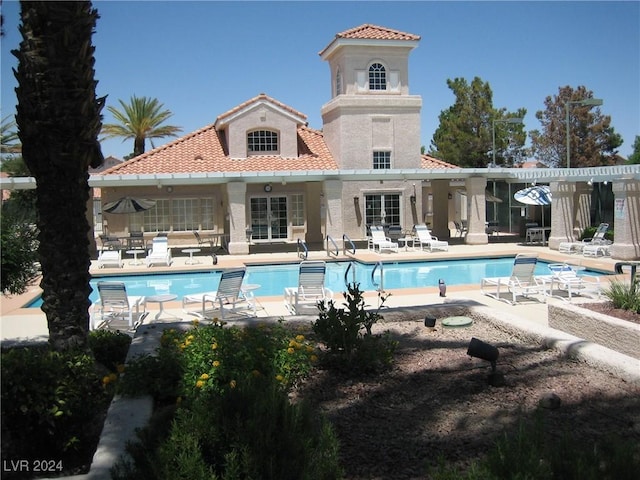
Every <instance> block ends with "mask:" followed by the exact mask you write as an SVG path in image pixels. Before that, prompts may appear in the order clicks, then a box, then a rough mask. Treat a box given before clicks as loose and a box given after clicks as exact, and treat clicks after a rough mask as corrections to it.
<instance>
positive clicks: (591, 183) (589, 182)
mask: <svg viewBox="0 0 640 480" xmlns="http://www.w3.org/2000/svg"><path fill="white" fill-rule="evenodd" d="M587 185H589V186H591V185H593V178H590V179H589V181H588V182H587Z"/></svg>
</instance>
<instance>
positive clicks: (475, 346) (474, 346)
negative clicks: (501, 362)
mask: <svg viewBox="0 0 640 480" xmlns="http://www.w3.org/2000/svg"><path fill="white" fill-rule="evenodd" d="M467 355H469V356H470V357H475V358H479V359H480V360H486V361H487V362H489V363H491V370H492V372H494V373H495V371H496V362H497V361H498V357H499V356H500V352H499V351H498V349H497V348H496V347H494V346H493V345H490V344H488V343H486V342H483V341H482V340H479V339H477V338H475V337H472V338H471V341H470V342H469V348H467Z"/></svg>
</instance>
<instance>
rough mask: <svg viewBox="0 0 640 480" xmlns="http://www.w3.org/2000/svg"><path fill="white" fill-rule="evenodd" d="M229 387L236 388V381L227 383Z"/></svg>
mask: <svg viewBox="0 0 640 480" xmlns="http://www.w3.org/2000/svg"><path fill="white" fill-rule="evenodd" d="M229 386H230V387H231V388H236V381H235V380H231V381H230V382H229Z"/></svg>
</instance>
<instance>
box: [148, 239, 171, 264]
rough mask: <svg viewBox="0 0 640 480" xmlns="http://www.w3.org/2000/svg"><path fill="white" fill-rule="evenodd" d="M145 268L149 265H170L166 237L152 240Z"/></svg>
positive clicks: (169, 250) (169, 251)
mask: <svg viewBox="0 0 640 480" xmlns="http://www.w3.org/2000/svg"><path fill="white" fill-rule="evenodd" d="M146 260H147V267H150V266H151V265H166V266H167V267H168V266H170V265H171V262H172V261H173V260H172V259H171V249H170V248H169V240H168V239H167V237H156V238H154V239H153V244H152V245H151V250H149V253H148V254H147V259H146Z"/></svg>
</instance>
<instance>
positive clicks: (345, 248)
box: [342, 233, 356, 255]
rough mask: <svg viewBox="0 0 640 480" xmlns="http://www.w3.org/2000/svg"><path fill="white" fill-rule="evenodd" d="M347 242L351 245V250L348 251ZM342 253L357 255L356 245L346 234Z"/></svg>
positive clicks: (343, 239) (343, 236)
mask: <svg viewBox="0 0 640 480" xmlns="http://www.w3.org/2000/svg"><path fill="white" fill-rule="evenodd" d="M347 242H349V244H350V245H351V250H348V249H347ZM342 253H344V254H345V255H346V254H347V253H350V254H351V255H355V254H356V245H355V243H353V242H352V241H351V239H350V238H349V237H348V236H347V234H346V233H344V234H342Z"/></svg>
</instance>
